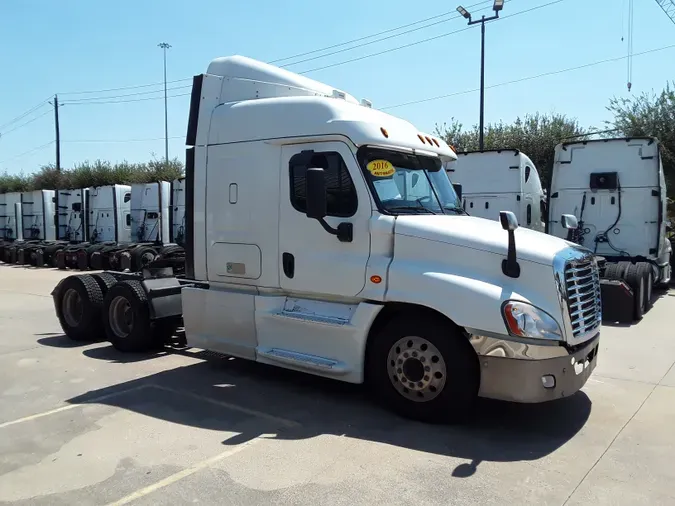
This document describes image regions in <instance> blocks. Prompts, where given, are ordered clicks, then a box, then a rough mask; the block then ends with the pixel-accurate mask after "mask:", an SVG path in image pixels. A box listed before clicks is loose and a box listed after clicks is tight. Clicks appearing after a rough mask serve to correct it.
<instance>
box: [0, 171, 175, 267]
mask: <svg viewBox="0 0 675 506" xmlns="http://www.w3.org/2000/svg"><path fill="white" fill-rule="evenodd" d="M184 239H185V180H184V179H178V180H175V181H173V182H171V183H169V182H167V181H160V182H154V183H145V184H133V185H122V184H116V185H108V186H96V187H91V188H78V189H66V190H35V191H29V192H15V193H4V194H0V261H3V262H5V263H12V264H23V265H33V266H36V267H44V266H50V267H58V268H60V269H68V268H70V269H80V270H89V269H97V270H99V269H111V270H116V271H127V270H129V271H140V270H141V269H142V268H143V267H144V266H147V265H148V264H149V263H151V262H153V261H158V260H159V259H164V260H165V261H166V262H170V263H171V264H172V265H174V267H175V268H176V269H177V270H179V271H180V270H181V269H182V267H183V264H184V249H183V242H184Z"/></svg>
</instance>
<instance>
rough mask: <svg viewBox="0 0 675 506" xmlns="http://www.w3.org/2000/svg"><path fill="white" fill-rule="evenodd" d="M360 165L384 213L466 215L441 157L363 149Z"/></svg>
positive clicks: (359, 156)
mask: <svg viewBox="0 0 675 506" xmlns="http://www.w3.org/2000/svg"><path fill="white" fill-rule="evenodd" d="M357 158H358V160H359V164H360V165H361V167H362V168H363V172H364V174H365V175H366V178H367V179H368V180H369V184H370V186H371V188H372V190H373V192H374V194H375V198H376V200H377V201H378V204H379V206H380V208H381V210H382V211H385V212H387V213H390V214H452V213H456V214H466V213H465V212H464V210H463V209H462V207H461V203H460V202H459V199H458V198H457V194H456V193H455V190H454V189H453V187H452V184H451V183H450V180H449V179H448V176H447V174H446V172H445V170H444V169H443V167H442V164H441V161H440V159H438V158H435V157H431V156H425V155H418V154H412V153H402V152H398V151H392V150H388V149H382V148H370V147H363V148H360V149H359V151H358V153H357Z"/></svg>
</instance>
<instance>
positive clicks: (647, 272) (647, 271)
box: [637, 262, 654, 313]
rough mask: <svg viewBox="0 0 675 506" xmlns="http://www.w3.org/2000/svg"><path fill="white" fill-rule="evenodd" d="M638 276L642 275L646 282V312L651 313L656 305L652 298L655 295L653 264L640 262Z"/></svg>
mask: <svg viewBox="0 0 675 506" xmlns="http://www.w3.org/2000/svg"><path fill="white" fill-rule="evenodd" d="M637 271H638V275H641V276H642V277H643V278H644V280H645V304H644V312H645V313H646V312H647V311H649V310H650V309H651V308H652V307H653V305H654V304H652V297H653V293H654V271H653V270H652V266H651V264H648V263H646V262H640V263H639V264H637Z"/></svg>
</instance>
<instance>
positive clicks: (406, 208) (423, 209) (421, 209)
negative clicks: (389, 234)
mask: <svg viewBox="0 0 675 506" xmlns="http://www.w3.org/2000/svg"><path fill="white" fill-rule="evenodd" d="M387 210H388V211H413V212H416V213H417V214H427V213H428V214H436V213H435V212H433V211H432V210H431V209H427V208H426V207H424V206H422V207H413V206H389V207H387Z"/></svg>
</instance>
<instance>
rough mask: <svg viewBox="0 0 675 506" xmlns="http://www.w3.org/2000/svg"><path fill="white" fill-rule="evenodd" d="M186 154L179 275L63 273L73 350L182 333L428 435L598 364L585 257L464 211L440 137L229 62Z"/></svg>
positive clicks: (572, 386)
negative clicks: (361, 400) (482, 401)
mask: <svg viewBox="0 0 675 506" xmlns="http://www.w3.org/2000/svg"><path fill="white" fill-rule="evenodd" d="M186 141H187V142H186V143H187V145H188V148H187V150H186V174H185V275H184V276H175V275H174V274H173V272H172V269H171V268H170V267H166V266H163V265H161V264H157V263H154V264H152V265H149V266H148V267H147V268H145V269H144V270H143V271H142V272H141V273H138V274H134V273H116V272H105V273H103V274H79V275H72V276H68V277H66V278H64V279H63V280H62V281H61V282H59V283H58V285H57V286H56V287H55V288H54V290H53V292H52V296H53V299H54V305H55V310H56V314H57V316H58V318H59V320H60V322H61V326H62V328H63V330H64V332H65V333H66V334H67V335H68V336H69V337H71V338H72V339H75V340H86V339H97V338H99V336H101V335H105V336H106V338H107V339H108V340H109V341H110V342H111V343H112V344H113V346H115V347H116V348H117V349H118V350H121V351H125V352H139V351H144V350H148V349H151V348H154V347H158V346H162V345H164V344H165V343H166V342H167V340H168V339H169V338H170V336H171V334H172V333H173V331H174V330H175V329H176V327H177V326H181V325H182V326H184V329H185V336H186V340H187V344H188V345H189V346H194V347H198V348H203V349H207V350H212V351H214V352H218V353H222V354H226V355H229V356H233V357H238V358H240V359H247V360H254V361H257V362H261V363H265V364H272V365H275V366H279V367H284V368H288V369H293V370H297V371H303V372H306V373H309V374H314V375H317V376H323V377H328V378H333V379H336V380H341V381H346V382H350V383H366V384H367V385H368V386H369V387H370V388H371V389H372V391H373V392H374V395H375V397H376V399H378V400H380V401H382V402H384V404H385V405H387V406H388V407H389V408H391V409H393V410H394V411H396V412H398V413H400V414H402V415H405V416H407V417H411V418H414V419H418V420H425V421H459V420H461V419H463V418H464V416H466V415H467V414H468V413H470V412H471V408H472V406H473V404H474V402H475V400H476V398H477V397H487V398H493V399H503V400H508V401H516V402H523V403H533V402H544V401H550V400H554V399H559V398H562V397H566V396H569V395H572V394H574V393H575V392H576V391H578V390H579V389H580V388H581V387H583V386H584V384H585V383H586V381H587V379H588V377H589V376H590V374H591V372H592V371H593V369H594V368H595V366H596V363H597V352H598V346H599V340H600V319H601V311H600V283H599V275H598V267H597V263H596V260H595V257H594V256H593V254H592V252H591V251H589V250H588V249H587V248H584V247H581V246H579V245H576V244H574V243H571V242H569V241H566V240H564V239H560V238H557V237H553V236H549V235H546V234H543V233H540V232H536V231H532V230H527V229H524V228H519V227H518V222H517V219H516V217H515V215H514V214H513V213H512V212H510V211H505V212H503V213H500V221H499V222H497V221H492V220H486V219H483V218H476V217H471V216H467V215H466V213H465V211H464V210H463V208H462V206H461V202H460V201H459V199H458V198H457V195H456V193H455V192H454V190H453V186H452V184H451V183H450V180H449V179H448V177H447V174H446V171H445V170H444V168H443V166H444V164H445V163H447V162H450V161H453V160H455V159H456V155H455V153H454V152H453V151H452V150H451V149H450V148H449V147H448V145H447V144H446V143H445V142H443V141H442V140H441V139H439V138H437V137H434V136H431V135H428V134H426V133H424V132H421V131H420V130H418V129H417V128H415V127H414V126H413V125H412V124H410V123H409V122H407V121H404V120H402V119H400V118H397V117H394V116H391V115H389V114H386V113H383V112H380V111H377V110H375V109H373V108H372V106H371V104H370V102H368V101H365V100H364V101H358V100H356V99H355V98H354V97H353V96H351V95H350V94H348V93H346V92H344V91H341V90H338V89H335V88H333V87H331V86H328V85H326V84H323V83H320V82H317V81H313V80H310V79H308V78H306V77H303V76H300V75H297V74H294V73H291V72H289V71H286V70H283V69H279V68H277V67H274V66H271V65H268V64H265V63H261V62H258V61H255V60H252V59H249V58H245V57H241V56H231V57H225V58H218V59H215V60H213V61H212V62H211V63H210V65H209V66H208V70H207V72H206V73H204V74H202V75H198V76H196V77H195V78H194V80H193V87H192V98H191V102H190V112H189V121H188V129H187V138H186ZM413 179H415V180H416V184H415V187H414V188H412V186H411V185H410V184H408V183H409V182H410V183H412V180H413ZM572 221H573V219H572ZM572 221H570V226H572V225H573V223H572Z"/></svg>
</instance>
